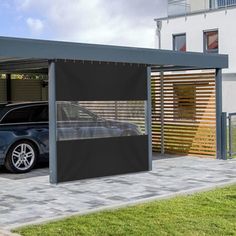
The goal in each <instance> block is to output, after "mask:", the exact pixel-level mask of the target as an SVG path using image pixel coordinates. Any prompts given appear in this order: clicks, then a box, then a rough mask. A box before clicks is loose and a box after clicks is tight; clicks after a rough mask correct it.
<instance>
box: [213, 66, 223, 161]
mask: <svg viewBox="0 0 236 236" xmlns="http://www.w3.org/2000/svg"><path fill="white" fill-rule="evenodd" d="M215 81H216V95H215V96H216V158H217V159H221V158H222V123H221V115H222V71H221V69H216V78H215Z"/></svg>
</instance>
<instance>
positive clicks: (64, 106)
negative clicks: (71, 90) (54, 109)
mask: <svg viewBox="0 0 236 236" xmlns="http://www.w3.org/2000/svg"><path fill="white" fill-rule="evenodd" d="M57 116H58V121H80V122H81V121H96V120H97V116H96V115H95V114H93V113H92V112H90V111H88V110H87V109H85V108H83V107H81V106H78V105H75V104H70V103H59V104H58V114H57Z"/></svg>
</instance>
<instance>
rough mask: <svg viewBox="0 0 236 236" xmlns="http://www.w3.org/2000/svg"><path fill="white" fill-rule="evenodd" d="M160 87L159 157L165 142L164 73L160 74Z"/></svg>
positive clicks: (162, 153) (163, 152)
mask: <svg viewBox="0 0 236 236" xmlns="http://www.w3.org/2000/svg"><path fill="white" fill-rule="evenodd" d="M160 82H161V83H160V86H161V155H164V154H165V140H164V132H165V130H164V73H163V71H162V70H161V72H160Z"/></svg>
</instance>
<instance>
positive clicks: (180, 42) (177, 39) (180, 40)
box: [173, 34, 186, 52]
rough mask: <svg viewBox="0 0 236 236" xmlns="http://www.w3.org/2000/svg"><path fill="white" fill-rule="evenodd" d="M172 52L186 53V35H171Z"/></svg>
mask: <svg viewBox="0 0 236 236" xmlns="http://www.w3.org/2000/svg"><path fill="white" fill-rule="evenodd" d="M173 50H174V51H181V52H186V34H178V35H173Z"/></svg>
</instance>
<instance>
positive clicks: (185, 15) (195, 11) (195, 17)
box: [155, 0, 236, 112]
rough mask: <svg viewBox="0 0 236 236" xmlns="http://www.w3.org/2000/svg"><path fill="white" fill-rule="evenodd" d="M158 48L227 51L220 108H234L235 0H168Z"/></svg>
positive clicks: (230, 109) (235, 105)
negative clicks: (226, 66)
mask: <svg viewBox="0 0 236 236" xmlns="http://www.w3.org/2000/svg"><path fill="white" fill-rule="evenodd" d="M155 20H156V21H157V22H162V24H160V23H159V24H157V25H159V26H160V25H161V29H160V30H161V31H160V32H161V34H160V38H161V48H162V49H172V50H179V51H194V52H205V53H221V54H228V55H229V68H228V69H225V70H223V111H225V112H236V43H235V42H236V26H235V24H236V0H169V1H168V16H167V17H165V18H157V19H155Z"/></svg>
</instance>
